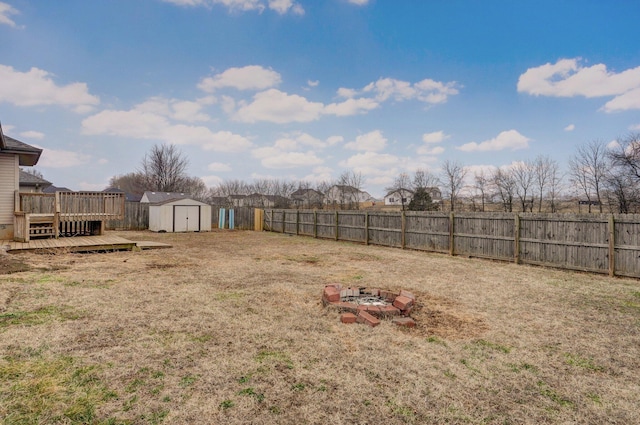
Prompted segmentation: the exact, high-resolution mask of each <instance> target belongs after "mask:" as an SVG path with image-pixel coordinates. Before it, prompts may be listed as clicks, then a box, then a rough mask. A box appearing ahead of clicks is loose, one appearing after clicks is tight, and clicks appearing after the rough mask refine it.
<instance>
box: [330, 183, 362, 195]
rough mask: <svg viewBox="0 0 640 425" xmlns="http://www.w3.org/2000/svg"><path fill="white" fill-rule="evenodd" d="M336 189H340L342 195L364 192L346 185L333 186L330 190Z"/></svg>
mask: <svg viewBox="0 0 640 425" xmlns="http://www.w3.org/2000/svg"><path fill="white" fill-rule="evenodd" d="M334 187H335V188H336V189H338V190H339V191H340V192H342V193H347V192H352V193H357V192H362V191H361V190H360V189H357V188H355V187H353V186H349V185H345V184H334V185H333V186H331V187H330V188H329V189H332V188H334Z"/></svg>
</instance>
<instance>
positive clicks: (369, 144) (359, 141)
mask: <svg viewBox="0 0 640 425" xmlns="http://www.w3.org/2000/svg"><path fill="white" fill-rule="evenodd" d="M386 145H387V139H386V138H385V137H384V136H383V135H382V132H381V131H380V130H374V131H371V132H369V133H366V134H361V135H360V136H358V137H356V140H354V141H353V142H349V143H347V144H346V145H344V147H345V148H347V149H351V150H355V151H368V152H377V151H381V150H382V149H384V148H385V146H386Z"/></svg>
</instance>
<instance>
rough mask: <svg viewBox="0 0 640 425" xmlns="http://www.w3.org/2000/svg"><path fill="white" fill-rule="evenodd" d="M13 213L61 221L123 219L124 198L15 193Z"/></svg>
mask: <svg viewBox="0 0 640 425" xmlns="http://www.w3.org/2000/svg"><path fill="white" fill-rule="evenodd" d="M15 212H16V213H21V212H22V213H26V214H55V215H58V216H59V219H60V221H102V220H122V219H123V218H124V194H123V193H115V192H114V193H111V192H56V193H55V194H49V193H27V192H16V202H15Z"/></svg>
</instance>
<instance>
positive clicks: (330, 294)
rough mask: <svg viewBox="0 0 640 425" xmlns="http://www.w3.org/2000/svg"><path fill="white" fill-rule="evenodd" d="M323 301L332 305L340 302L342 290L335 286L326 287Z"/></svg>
mask: <svg viewBox="0 0 640 425" xmlns="http://www.w3.org/2000/svg"><path fill="white" fill-rule="evenodd" d="M322 299H323V300H325V301H328V302H330V303H332V302H336V301H340V289H339V288H336V287H335V286H333V285H327V286H325V287H324V292H323V293H322Z"/></svg>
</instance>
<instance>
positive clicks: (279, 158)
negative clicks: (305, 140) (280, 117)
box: [252, 145, 324, 169]
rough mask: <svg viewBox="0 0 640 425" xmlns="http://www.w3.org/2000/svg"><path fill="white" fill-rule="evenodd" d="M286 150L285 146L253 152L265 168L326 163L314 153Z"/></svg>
mask: <svg viewBox="0 0 640 425" xmlns="http://www.w3.org/2000/svg"><path fill="white" fill-rule="evenodd" d="M286 148H287V146H283V145H280V146H269V147H263V148H258V149H254V150H253V152H252V155H253V156H254V157H256V158H258V159H260V162H261V164H262V166H263V167H265V168H277V169H281V168H298V167H312V166H316V165H320V164H322V163H323V162H324V161H323V160H322V159H321V158H319V157H318V156H316V154H315V153H314V152H312V151H308V152H287V151H286V150H285V149H286Z"/></svg>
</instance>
